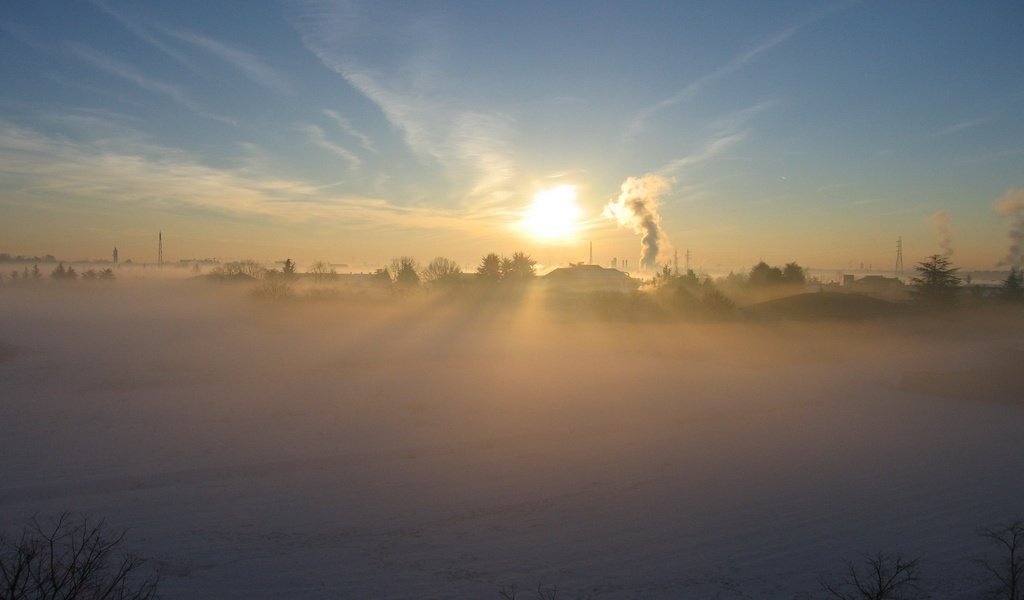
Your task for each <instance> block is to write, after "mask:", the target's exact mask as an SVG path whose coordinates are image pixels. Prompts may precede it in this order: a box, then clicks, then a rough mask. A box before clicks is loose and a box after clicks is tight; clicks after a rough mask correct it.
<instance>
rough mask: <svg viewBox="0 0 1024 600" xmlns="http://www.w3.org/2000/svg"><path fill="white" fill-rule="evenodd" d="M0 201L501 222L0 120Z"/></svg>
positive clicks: (381, 221)
mask: <svg viewBox="0 0 1024 600" xmlns="http://www.w3.org/2000/svg"><path fill="white" fill-rule="evenodd" d="M0 165H2V167H0V172H2V173H3V175H4V177H3V178H2V179H0V192H2V193H0V206H2V205H4V204H11V205H13V204H17V203H31V204H33V205H38V204H39V203H41V202H54V203H58V204H60V206H61V207H62V210H66V209H67V205H68V203H69V202H71V201H73V200H75V199H77V200H81V201H85V202H91V203H93V202H104V203H112V204H115V205H116V204H121V203H124V204H134V205H142V206H146V207H150V208H164V209H180V208H196V209H202V210H206V211H213V212H216V213H222V214H227V215H231V216H234V217H247V216H248V217H261V218H267V219H272V220H280V221H281V222H293V223H294V222H298V223H304V222H309V221H314V220H318V221H323V220H335V221H337V222H338V223H339V224H343V225H344V227H346V228H350V229H359V230H377V229H388V230H399V231H401V230H420V229H427V230H432V229H445V230H451V231H459V232H462V233H464V234H467V235H481V234H482V233H485V232H487V231H496V230H499V229H500V228H502V227H503V226H504V223H505V222H507V220H508V216H507V214H505V213H503V212H502V211H500V210H491V209H480V210H469V209H448V210H446V209H439V208H434V207H427V206H398V205H395V204H393V203H391V202H389V201H387V200H384V199H381V198H370V197H363V196H356V195H351V194H333V193H330V191H329V187H327V186H317V185H313V184H310V183H307V182H303V181H298V180H295V179H290V178H287V177H278V176H274V175H273V174H268V173H267V172H266V170H265V169H250V168H247V167H246V166H244V165H243V166H241V167H238V168H234V169H225V168H216V167H212V166H209V165H205V164H203V163H202V162H200V161H199V160H197V159H196V158H195V157H193V156H191V155H190V154H188V153H187V152H184V151H182V150H179V149H176V148H168V147H165V146H160V145H155V144H151V143H147V142H145V141H142V140H141V139H139V138H138V137H136V136H130V137H122V138H114V137H108V138H103V139H97V140H94V141H87V142H82V141H74V140H70V139H67V138H58V137H52V136H48V135H45V134H42V133H40V132H38V131H35V130H33V129H29V128H25V127H20V126H17V125H15V124H12V123H9V122H5V121H0Z"/></svg>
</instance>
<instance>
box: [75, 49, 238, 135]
mask: <svg viewBox="0 0 1024 600" xmlns="http://www.w3.org/2000/svg"><path fill="white" fill-rule="evenodd" d="M66 45H67V47H68V48H70V49H71V50H72V51H73V52H74V53H75V55H77V56H78V58H80V59H82V60H83V61H85V62H87V63H89V64H91V65H92V66H93V67H95V68H97V69H99V70H100V71H104V72H106V73H108V74H110V75H115V76H117V77H120V78H121V79H124V80H125V81H128V82H130V83H133V84H135V85H136V86H138V87H140V88H142V89H144V90H146V91H148V92H152V93H155V94H159V95H162V96H165V97H167V98H170V99H171V100H173V101H174V102H176V103H178V104H180V105H181V106H184V107H185V108H188V109H189V110H192V111H193V112H195V113H196V114H198V115H200V116H203V117H207V118H209V119H215V120H217V121H221V122H222V123H227V124H228V125H233V126H237V125H238V122H237V121H235V120H234V119H231V118H228V117H224V116H221V115H216V114H213V113H210V112H207V111H206V110H204V109H203V108H202V107H201V106H199V105H198V104H197V103H196V102H195V101H193V100H192V99H191V98H190V97H189V96H188V94H186V93H185V91H184V90H183V89H181V88H180V87H178V86H176V85H174V84H171V83H167V82H166V81H162V80H160V79H156V78H154V77H149V76H147V75H143V74H142V73H140V72H139V71H138V70H136V69H135V68H133V67H131V66H129V65H127V64H125V63H123V62H121V61H119V60H117V59H115V58H113V57H111V56H108V55H106V54H103V53H102V52H97V51H95V50H93V49H91V48H89V47H88V46H85V45H84V44H78V43H76V42H67V43H66Z"/></svg>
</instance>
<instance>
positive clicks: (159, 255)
mask: <svg viewBox="0 0 1024 600" xmlns="http://www.w3.org/2000/svg"><path fill="white" fill-rule="evenodd" d="M156 266H158V267H162V266H164V232H162V231H161V232H160V234H159V236H158V237H157V246H156Z"/></svg>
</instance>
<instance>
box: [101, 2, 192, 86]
mask: <svg viewBox="0 0 1024 600" xmlns="http://www.w3.org/2000/svg"><path fill="white" fill-rule="evenodd" d="M92 4H93V5H94V6H96V7H97V8H99V9H100V10H102V11H103V12H105V13H107V15H109V16H110V17H111V18H113V19H114V20H115V21H117V22H118V23H119V24H120V25H121V26H122V27H124V28H125V29H127V30H128V31H129V32H130V33H132V34H133V35H134V36H135V37H137V38H139V39H140V40H142V41H144V42H146V43H147V44H149V45H150V46H153V47H154V48H156V49H157V50H159V51H160V52H163V53H164V54H166V55H167V56H169V57H170V58H172V59H174V60H175V61H176V62H178V63H179V64H181V65H183V66H185V67H187V68H189V69H190V70H193V71H194V70H196V68H195V65H194V64H192V61H190V60H189V59H188V58H186V57H185V55H184V54H183V53H181V52H179V51H178V50H177V49H176V48H173V47H172V46H171V45H170V44H167V43H166V42H164V41H163V40H161V39H160V38H159V37H158V36H157V35H155V34H154V33H153V32H152V31H151V29H152V28H151V27H147V26H146V25H143V24H142V23H139V22H138V21H137V20H135V19H132V18H131V17H129V16H128V15H127V14H125V13H124V12H123V11H121V10H118V9H116V8H114V7H113V6H112V5H111V4H110V3H109V2H106V1H104V0H92Z"/></svg>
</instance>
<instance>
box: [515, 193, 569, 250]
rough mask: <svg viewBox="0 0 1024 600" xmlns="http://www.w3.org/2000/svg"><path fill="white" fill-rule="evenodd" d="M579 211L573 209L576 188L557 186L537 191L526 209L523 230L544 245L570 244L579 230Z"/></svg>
mask: <svg viewBox="0 0 1024 600" xmlns="http://www.w3.org/2000/svg"><path fill="white" fill-rule="evenodd" d="M579 217H580V208H579V207H578V206H576V187H575V186H572V185H560V186H558V187H554V188H551V189H548V190H542V191H540V192H537V195H536V196H534V197H533V203H532V204H530V206H529V207H528V208H527V209H526V215H525V216H524V218H523V223H522V225H523V228H524V229H525V230H526V231H527V232H528V233H529V234H530V235H532V236H533V237H535V238H537V239H538V240H540V241H544V242H565V241H571V240H572V239H573V238H574V237H575V236H576V232H577V230H578V229H579V223H578V220H579Z"/></svg>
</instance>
